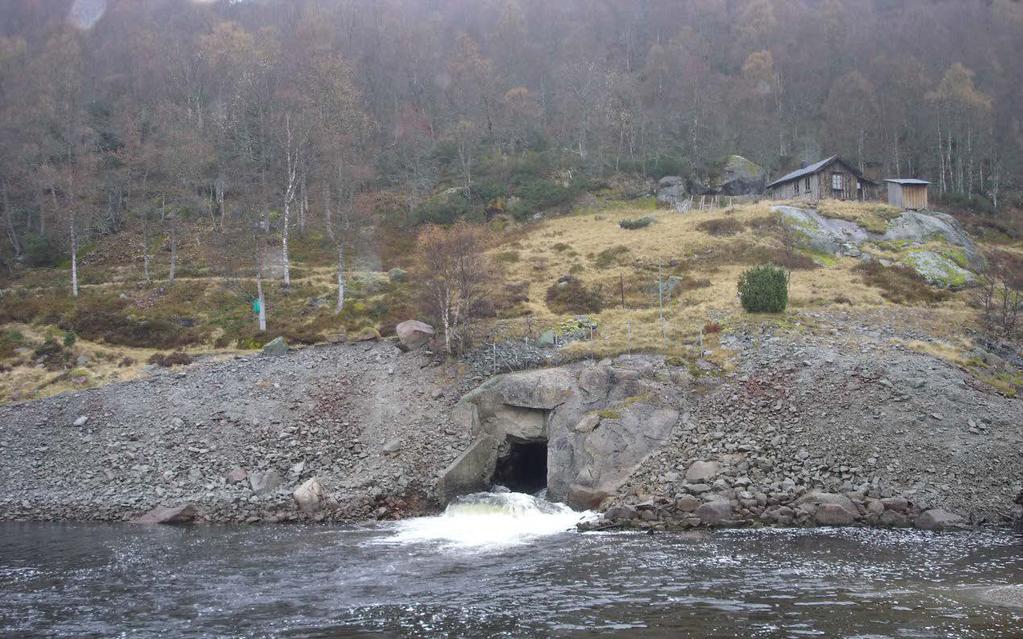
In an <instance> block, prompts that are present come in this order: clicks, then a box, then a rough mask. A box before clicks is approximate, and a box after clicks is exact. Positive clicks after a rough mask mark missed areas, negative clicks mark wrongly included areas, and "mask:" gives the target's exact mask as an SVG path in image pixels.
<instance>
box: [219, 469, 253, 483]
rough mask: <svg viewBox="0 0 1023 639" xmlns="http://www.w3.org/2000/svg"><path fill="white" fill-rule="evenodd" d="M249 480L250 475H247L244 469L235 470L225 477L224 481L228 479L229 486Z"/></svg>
mask: <svg viewBox="0 0 1023 639" xmlns="http://www.w3.org/2000/svg"><path fill="white" fill-rule="evenodd" d="M248 478H249V473H247V472H246V471H245V469H244V468H233V469H231V470H229V471H228V472H227V474H226V475H224V479H226V480H227V483H229V484H237V483H240V482H243V481H245V480H246V479H248Z"/></svg>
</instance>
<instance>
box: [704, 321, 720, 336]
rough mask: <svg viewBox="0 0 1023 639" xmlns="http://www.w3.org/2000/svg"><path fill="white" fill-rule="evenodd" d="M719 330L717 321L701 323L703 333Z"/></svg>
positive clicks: (717, 331) (709, 333)
mask: <svg viewBox="0 0 1023 639" xmlns="http://www.w3.org/2000/svg"><path fill="white" fill-rule="evenodd" d="M720 332H721V325H720V324H718V323H717V322H707V323H706V324H704V325H703V333H704V335H712V334H714V333H720Z"/></svg>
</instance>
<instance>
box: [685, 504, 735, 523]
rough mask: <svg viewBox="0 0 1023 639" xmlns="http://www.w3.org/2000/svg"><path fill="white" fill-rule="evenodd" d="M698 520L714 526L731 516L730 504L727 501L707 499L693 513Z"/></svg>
mask: <svg viewBox="0 0 1023 639" xmlns="http://www.w3.org/2000/svg"><path fill="white" fill-rule="evenodd" d="M694 514H695V515H696V516H697V517H699V518H700V521H701V522H703V523H705V524H707V525H708V526H714V525H717V524H720V523H722V522H724V521H725V520H728V519H731V518H732V504H730V503H729V502H727V501H724V500H721V501H708V502H707V503H705V504H703V505H702V506H700V507H699V508H697V509H696V512H695V513H694Z"/></svg>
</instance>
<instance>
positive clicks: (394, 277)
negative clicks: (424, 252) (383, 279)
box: [387, 267, 408, 283]
mask: <svg viewBox="0 0 1023 639" xmlns="http://www.w3.org/2000/svg"><path fill="white" fill-rule="evenodd" d="M387 279H389V280H391V281H392V282H396V283H398V282H404V281H405V280H407V279H408V272H406V271H405V270H404V269H400V268H398V267H395V268H392V269H391V270H389V271H387Z"/></svg>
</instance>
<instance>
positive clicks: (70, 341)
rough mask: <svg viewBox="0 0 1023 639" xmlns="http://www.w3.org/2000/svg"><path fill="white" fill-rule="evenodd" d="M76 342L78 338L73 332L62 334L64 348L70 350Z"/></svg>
mask: <svg viewBox="0 0 1023 639" xmlns="http://www.w3.org/2000/svg"><path fill="white" fill-rule="evenodd" d="M77 341H78V336H77V335H75V332H74V331H68V332H66V333H64V348H71V347H72V346H74V345H75V342H77Z"/></svg>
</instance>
